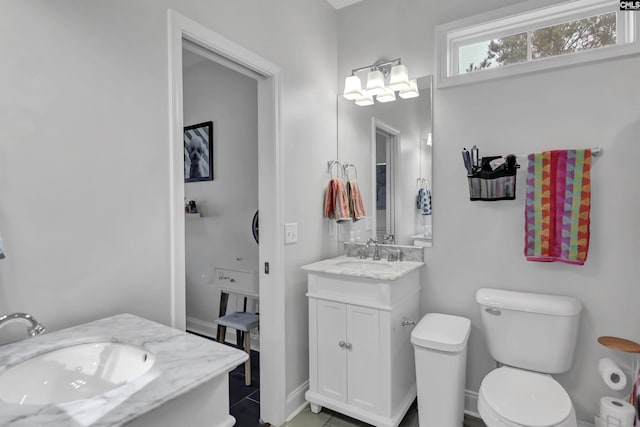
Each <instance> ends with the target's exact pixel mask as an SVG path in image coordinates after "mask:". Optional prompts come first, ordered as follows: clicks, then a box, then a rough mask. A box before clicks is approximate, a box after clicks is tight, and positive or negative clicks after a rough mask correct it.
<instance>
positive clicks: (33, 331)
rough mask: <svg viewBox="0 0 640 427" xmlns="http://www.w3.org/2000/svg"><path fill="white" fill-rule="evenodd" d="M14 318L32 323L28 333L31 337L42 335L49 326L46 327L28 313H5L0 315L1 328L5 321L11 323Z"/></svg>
mask: <svg viewBox="0 0 640 427" xmlns="http://www.w3.org/2000/svg"><path fill="white" fill-rule="evenodd" d="M14 319H23V320H26V321H27V322H29V323H31V326H30V327H29V328H27V335H28V336H29V337H35V336H37V335H42V334H44V333H45V332H46V330H47V328H45V327H44V326H43V325H42V324H41V323H40V322H38V321H37V320H36V318H35V317H33V316H32V315H30V314H27V313H11V314H3V315H2V316H0V328H1V327H2V326H4V324H5V323H9V322H10V321H12V320H14Z"/></svg>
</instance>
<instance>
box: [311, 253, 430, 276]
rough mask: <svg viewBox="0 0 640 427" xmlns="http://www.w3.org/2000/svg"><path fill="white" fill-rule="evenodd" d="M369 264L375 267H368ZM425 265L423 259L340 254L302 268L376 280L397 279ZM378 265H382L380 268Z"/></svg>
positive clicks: (315, 271) (312, 271)
mask: <svg viewBox="0 0 640 427" xmlns="http://www.w3.org/2000/svg"><path fill="white" fill-rule="evenodd" d="M369 265H370V266H372V267H373V268H371V269H368V268H367V267H368V266H369ZM423 265H424V262H421V261H400V262H394V261H386V260H379V261H373V260H371V259H360V258H356V257H347V256H339V257H336V258H329V259H325V260H322V261H318V262H314V263H312V264H307V265H303V266H302V267H300V268H301V269H302V270H304V271H307V272H310V273H326V274H335V275H339V276H349V277H359V278H363V279H374V280H397V279H399V278H400V277H403V276H405V275H407V274H409V273H410V272H412V271H413V270H415V269H417V268H420V267H422V266H423ZM376 266H380V267H378V268H379V269H377V268H376Z"/></svg>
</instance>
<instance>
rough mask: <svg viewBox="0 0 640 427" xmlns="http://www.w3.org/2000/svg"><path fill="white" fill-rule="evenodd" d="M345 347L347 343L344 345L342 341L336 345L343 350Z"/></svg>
mask: <svg viewBox="0 0 640 427" xmlns="http://www.w3.org/2000/svg"><path fill="white" fill-rule="evenodd" d="M346 345H347V343H345V342H344V341H340V342H339V343H338V347H340V348H344V347H345V346H346Z"/></svg>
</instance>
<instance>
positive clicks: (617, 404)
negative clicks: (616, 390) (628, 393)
mask: <svg viewBox="0 0 640 427" xmlns="http://www.w3.org/2000/svg"><path fill="white" fill-rule="evenodd" d="M635 416H636V410H635V408H634V407H633V405H631V404H630V403H629V402H625V401H624V400H620V399H618V398H616V397H608V396H605V397H603V398H601V399H600V419H601V420H602V422H603V423H604V425H605V426H620V427H632V426H633V423H634V420H635Z"/></svg>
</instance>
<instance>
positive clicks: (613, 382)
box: [598, 357, 627, 391]
mask: <svg viewBox="0 0 640 427" xmlns="http://www.w3.org/2000/svg"><path fill="white" fill-rule="evenodd" d="M598 372H600V376H601V377H602V380H603V381H604V383H605V384H606V385H607V386H608V387H609V388H610V389H611V390H616V391H620V390H622V389H623V388H625V387H626V386H627V376H626V375H625V374H624V372H622V369H620V366H618V364H617V363H616V362H614V361H613V360H611V359H609V358H608V357H604V358H602V359H600V362H598Z"/></svg>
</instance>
